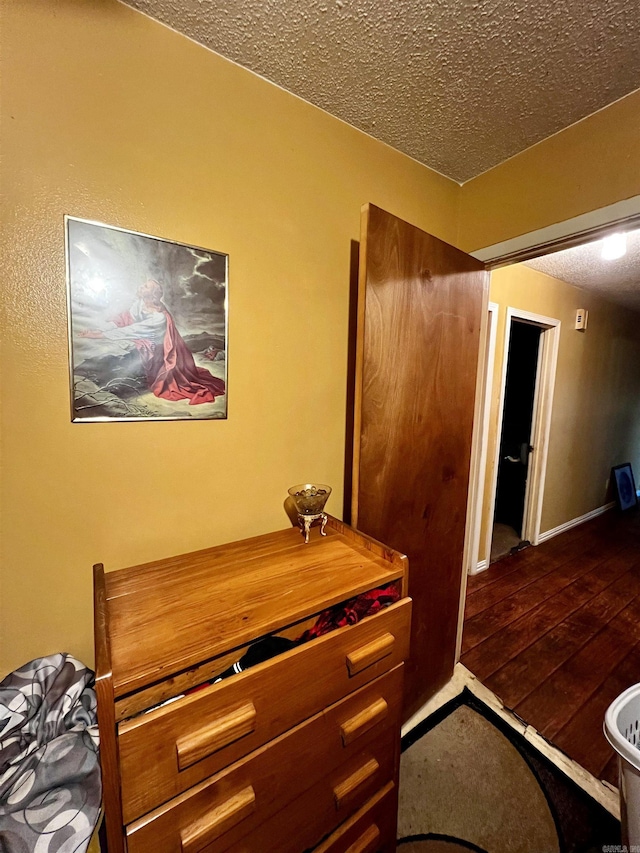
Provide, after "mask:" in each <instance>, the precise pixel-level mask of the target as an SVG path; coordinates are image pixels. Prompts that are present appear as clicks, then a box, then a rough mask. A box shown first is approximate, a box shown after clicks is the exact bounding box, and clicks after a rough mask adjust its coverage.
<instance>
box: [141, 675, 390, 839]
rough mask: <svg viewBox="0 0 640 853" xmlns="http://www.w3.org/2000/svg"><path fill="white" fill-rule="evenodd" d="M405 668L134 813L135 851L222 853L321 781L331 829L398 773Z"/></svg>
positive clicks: (325, 808)
mask: <svg viewBox="0 0 640 853" xmlns="http://www.w3.org/2000/svg"><path fill="white" fill-rule="evenodd" d="M402 675H403V673H402V666H399V667H396V668H395V669H394V670H393V671H392V672H390V673H388V674H387V675H385V676H383V677H381V678H379V679H377V680H376V681H374V682H373V683H372V684H369V685H367V686H366V687H364V688H361V689H360V690H358V691H357V692H356V693H354V694H353V695H351V696H349V697H348V698H347V699H344V700H342V701H341V702H338V703H336V704H335V705H333V706H331V707H330V708H328V709H326V710H325V711H323V712H321V713H320V714H317V715H316V716H315V717H312V718H311V719H310V720H308V721H306V722H305V723H302V724H301V725H299V726H297V727H296V728H294V729H292V730H291V731H290V732H287V733H286V734H285V735H282V736H281V737H279V738H277V739H276V740H275V741H272V742H271V743H269V744H268V745H266V746H263V747H261V748H260V749H258V750H256V751H255V752H254V753H252V754H251V755H249V756H247V757H245V758H243V759H241V760H240V761H238V762H236V763H235V764H234V765H232V766H231V767H229V768H227V769H226V770H224V771H222V772H221V773H218V774H217V775H215V776H213V777H212V778H210V779H207V780H205V781H204V782H201V783H199V784H198V785H196V786H194V787H193V788H192V789H191V790H189V791H187V792H186V793H184V794H181V795H180V796H178V797H176V798H175V799H173V800H171V801H170V802H168V803H166V804H165V805H163V806H161V807H160V808H158V809H156V810H155V811H153V812H151V813H150V814H148V815H146V816H145V817H143V818H141V819H140V820H137V821H135V822H134V823H133V824H131V825H130V826H128V827H127V841H128V850H129V853H175V851H180V853H200V851H202V850H207V851H210V853H221V851H224V850H227V849H228V848H229V847H230V846H231V845H233V844H237V843H238V842H239V841H240V840H241V839H243V838H244V837H245V836H247V835H248V834H250V833H255V832H258V827H262V826H263V824H265V823H266V822H267V821H268V820H269V819H270V818H271V817H272V816H273V815H274V814H276V813H277V812H281V811H282V810H283V809H285V808H286V807H287V806H288V804H290V803H292V802H293V801H294V800H296V798H297V797H298V796H299V795H300V794H301V793H302V792H304V791H307V790H309V789H312V788H314V787H318V785H319V786H320V788H321V791H322V797H320V796H319V795H318V802H322V803H323V809H324V811H323V820H325V825H323V829H324V832H322V833H321V835H320V836H319V837H320V838H321V837H322V836H323V835H327V834H328V833H329V832H330V831H331V830H332V829H333V828H334V827H335V826H337V825H338V824H339V823H341V822H342V821H343V820H344V819H345V818H347V817H349V816H350V815H351V814H353V812H354V811H356V810H357V809H358V808H360V806H361V805H362V804H363V803H364V802H365V801H366V800H367V799H368V798H370V797H371V795H372V794H373V793H374V792H375V791H377V790H378V789H379V788H381V787H382V786H383V785H384V784H386V783H387V782H388V781H390V780H392V779H393V778H394V776H395V772H396V767H397V760H398V753H399V737H398V730H399V720H400V709H401V705H402ZM301 689H303V686H302V688H301ZM327 804H328V805H327ZM327 809H328V812H329V814H328V816H326V814H325V813H326V812H327ZM314 843H315V841H314ZM259 853H265V850H264V849H262V850H260V851H259ZM274 853H276V852H275V851H274Z"/></svg>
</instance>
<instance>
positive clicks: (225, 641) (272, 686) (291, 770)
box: [94, 518, 411, 853]
mask: <svg viewBox="0 0 640 853" xmlns="http://www.w3.org/2000/svg"><path fill="white" fill-rule="evenodd" d="M327 534H328V535H327V536H326V537H321V536H320V535H319V531H318V530H317V529H313V530H312V535H311V541H310V543H309V544H308V545H305V544H304V542H303V539H302V536H301V534H300V531H299V530H298V529H294V528H290V529H287V530H283V531H279V532H277V533H272V534H268V535H266V536H258V537H255V538H253V539H248V540H244V541H241V542H234V543H232V544H230V545H222V546H219V547H216V548H211V549H208V550H206V551H198V552H195V553H192V554H185V555H182V556H180V557H174V558H171V559H167V560H161V561H158V562H155V563H148V564H146V565H142V566H135V567H132V568H129V569H122V570H120V571H115V572H107V573H105V572H104V569H103V566H102V565H97V566H94V600H95V642H96V690H97V694H98V720H99V724H100V737H101V749H100V753H101V762H102V771H103V789H104V805H105V820H106V826H107V837H108V843H109V853H124V851H128V853H175V851H178V853H200V851H207V853H222V851H229V853H232V852H233V853H304V851H307V850H313V851H315V853H392V851H395V833H396V813H397V783H398V762H399V747H400V743H399V741H400V713H401V707H402V678H403V661H404V659H405V658H406V657H407V655H408V645H409V628H410V614H411V601H410V600H409V599H408V598H407V597H406V590H407V560H406V558H405V557H404V556H402V555H401V554H399V553H397V552H395V551H392V550H390V549H387V548H385V547H384V546H383V545H380V544H379V543H377V542H375V541H374V540H372V539H369V538H368V537H366V536H363V535H362V534H360V533H358V532H357V531H355V530H353V529H351V528H349V527H347V526H346V525H343V524H342V523H341V522H339V521H337V520H335V519H333V518H330V519H329V524H328V527H327ZM389 585H391V587H392V588H393V589H394V591H397V593H398V598H399V600H398V601H396V602H395V603H391V604H387V605H386V606H384V607H381V608H380V609H379V610H378V612H376V613H375V614H373V615H367V616H364V618H361V619H360V620H359V621H357V622H355V623H354V624H351V622H352V620H353V619H354V618H355V617H354V616H353V613H354V610H353V609H351V610H350V611H349V613H351V616H350V618H349V619H348V620H346V621H348V622H349V624H347V625H345V626H344V627H334V630H331V631H329V632H328V633H323V634H321V635H320V636H314V638H313V639H308V640H307V641H306V642H298V640H299V639H300V637H301V636H302V634H303V633H304V632H305V631H308V630H309V629H310V628H311V627H312V626H314V625H315V624H316V622H317V618H318V615H319V614H324V617H325V622H326V616H327V611H331V615H332V617H333V615H335V613H336V610H337V611H339V612H341V613H342V615H344V613H345V609H344V608H337V606H338V605H340V604H342V603H344V602H347V601H349V600H351V599H353V598H354V597H356V596H361V595H362V594H363V593H365V592H368V591H371V590H376V589H380V588H388V587H389ZM387 600H388V599H387ZM360 601H362V600H361V599H360ZM332 608H336V610H331V609H332ZM330 621H331V619H329V622H330ZM343 621H345V620H343ZM311 633H312V634H313V635H315V633H316V632H311ZM271 635H277V636H279V637H284V638H289V639H290V640H295V641H296V644H295V645H294V646H293V647H292V648H290V649H289V650H286V651H284V652H281V653H280V654H278V655H277V656H275V657H271V658H270V659H268V660H265V661H263V662H262V663H258V664H257V665H255V666H252V667H251V668H246V669H244V671H242V672H239V673H237V674H233V675H231V676H229V677H225V678H223V679H222V680H219V681H217V682H215V679H216V678H217V677H218V676H219V675H220V674H221V673H222V672H226V671H228V670H229V667H231V666H232V665H233V664H234V663H235V662H237V661H238V660H239V659H240V658H242V657H243V655H244V654H245V653H246V651H247V648H248V647H249V646H251V644H253V643H254V642H255V641H256V640H259V639H261V638H264V637H268V636H271ZM202 685H204V686H202ZM196 687H199V688H200V689H198V690H195V691H194V690H193V688H196ZM190 691H193V692H190ZM174 697H180V698H174ZM167 700H173V701H167ZM161 703H164V704H161ZM150 709H152V710H150Z"/></svg>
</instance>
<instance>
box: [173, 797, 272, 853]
mask: <svg viewBox="0 0 640 853" xmlns="http://www.w3.org/2000/svg"><path fill="white" fill-rule="evenodd" d="M255 810H256V795H255V792H254V790H253V788H252V787H251V785H249V787H248V788H243V789H242V791H239V792H238V793H237V794H235V795H234V796H233V797H230V798H229V799H228V800H226V801H225V802H224V803H222V804H221V805H219V806H218V807H217V808H215V809H213V810H212V811H210V812H208V813H207V814H206V815H203V816H202V817H201V818H199V819H198V820H196V821H194V822H193V823H192V824H191V826H187V827H186V828H185V829H183V830H181V831H180V845H181V849H182V853H196V851H198V850H202V848H203V847H206V846H207V844H211V842H212V841H215V840H216V838H219V837H220V836H221V835H222V834H223V833H224V832H226V831H227V830H229V829H231V827H232V826H236V824H238V823H240V821H242V820H244V819H245V818H246V817H249V815H250V814H252V813H253V812H254V811H255Z"/></svg>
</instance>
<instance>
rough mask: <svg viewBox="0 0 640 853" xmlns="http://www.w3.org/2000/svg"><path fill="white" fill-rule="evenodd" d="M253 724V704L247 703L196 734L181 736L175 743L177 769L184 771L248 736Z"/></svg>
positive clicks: (254, 721) (252, 729) (254, 712)
mask: <svg viewBox="0 0 640 853" xmlns="http://www.w3.org/2000/svg"><path fill="white" fill-rule="evenodd" d="M255 724H256V709H255V707H254V705H253V703H252V702H249V703H248V704H247V705H243V706H242V707H241V708H236V709H235V710H234V711H232V712H231V713H230V714H226V716H224V717H219V718H218V719H216V720H213V721H212V722H211V723H207V725H206V726H203V728H201V729H198V731H197V732H189V733H188V734H186V735H183V736H182V737H180V738H178V740H177V741H176V749H177V751H178V768H179V769H180V770H184V769H185V767H190V766H191V765H192V764H195V763H196V761H200V759H202V758H206V756H207V755H211V753H212V752H216V751H217V750H219V749H222V747H223V746H228V745H229V744H230V743H233V742H234V741H235V740H239V739H240V738H241V737H244V735H248V734H250V733H251V732H252V731H254V729H255Z"/></svg>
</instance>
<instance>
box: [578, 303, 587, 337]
mask: <svg viewBox="0 0 640 853" xmlns="http://www.w3.org/2000/svg"><path fill="white" fill-rule="evenodd" d="M588 319H589V312H588V311H587V309H586V308H578V310H577V311H576V329H580V330H581V331H583V332H584V330H585V329H586V328H587V321H588Z"/></svg>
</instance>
